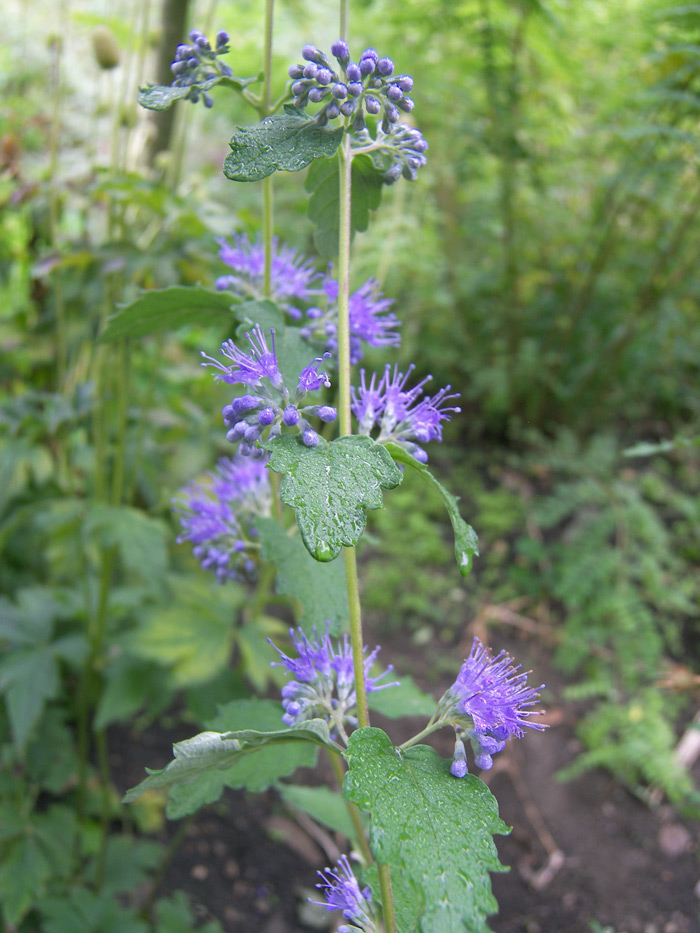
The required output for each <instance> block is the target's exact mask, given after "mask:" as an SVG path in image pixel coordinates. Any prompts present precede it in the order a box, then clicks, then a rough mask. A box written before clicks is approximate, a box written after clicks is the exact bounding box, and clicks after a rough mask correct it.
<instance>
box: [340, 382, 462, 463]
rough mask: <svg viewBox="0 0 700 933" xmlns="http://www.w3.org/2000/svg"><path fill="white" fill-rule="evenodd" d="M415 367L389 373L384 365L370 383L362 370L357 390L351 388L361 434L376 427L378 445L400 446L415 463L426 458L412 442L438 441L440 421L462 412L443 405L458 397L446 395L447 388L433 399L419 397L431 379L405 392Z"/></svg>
mask: <svg viewBox="0 0 700 933" xmlns="http://www.w3.org/2000/svg"><path fill="white" fill-rule="evenodd" d="M414 368H415V367H414V366H413V364H411V365H410V366H409V368H408V369H407V370H406V373H405V374H404V373H401V372H399V369H398V367H396V366H395V367H394V370H393V373H392V371H391V366H390V365H389V364H387V366H386V368H385V370H384V375H383V376H382V377H381V378H380V379H377V376H376V373H373V374H372V378H371V379H370V381H369V383H368V382H367V380H366V375H365V371H364V369H362V370H360V387H359V388H358V389H356V388H355V387H353V389H352V411H353V414H354V415H355V417H356V418H357V420H358V424H359V431H360V433H361V434H370V433H371V432H372V430H373V429H375V428H378V429H379V434H378V437H377V438H376V440H377V442H378V443H380V444H386V443H388V442H389V441H393V442H394V443H397V444H401V446H403V447H405V448H406V449H407V450H408V452H409V453H410V454H412V456H414V457H415V458H416V460H419V461H420V462H421V463H424V462H425V461H426V460H427V459H428V455H427V454H426V452H425V451H424V450H423V449H422V448H421V447H419V446H418V444H416V443H415V441H418V442H419V443H421V444H427V443H428V442H429V441H441V440H442V422H443V421H447V420H449V418H450V413H451V412H458V411H460V410H461V409H460V408H458V407H455V406H452V405H447V404H446V403H447V402H449V401H451V400H452V399H455V398H457V397H458V396H457V395H456V394H452V395H450V394H448V393H449V389H450V387H449V386H447V387H446V388H444V389H440V390H439V391H438V392H436V394H435V395H433V396H425V398H421V396H422V395H423V391H424V390H423V386H424V385H425V384H426V382H428V380H429V379H430V378H431V377H430V376H426V378H425V379H423V380H422V381H421V382H419V383H418V384H417V385H415V386H413V388H411V389H407V388H406V383H407V381H408V377H409V376H410V374H411V372H412V371H413V369H414ZM419 399H420V401H419Z"/></svg>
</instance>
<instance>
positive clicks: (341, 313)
mask: <svg viewBox="0 0 700 933" xmlns="http://www.w3.org/2000/svg"><path fill="white" fill-rule="evenodd" d="M348 11H349V0H340V34H341V38H343V39H345V41H346V42H347V40H348V18H349V13H348ZM338 158H339V170H340V171H339V176H340V182H339V185H340V188H339V199H340V203H339V234H338V388H339V406H338V407H339V419H338V420H339V425H340V434H341V436H345V435H348V434H352V417H351V408H350V398H351V396H350V385H351V366H350V313H349V306H350V243H351V227H350V210H351V203H352V173H351V170H352V152H351V151H350V137H349V135H348V134H347V133H346V134H345V136H344V138H343V141H342V143H341V144H340V148H339V149H338ZM343 562H344V564H345V577H346V581H347V591H348V618H349V621H350V643H351V645H352V664H353V672H354V675H355V695H356V697H357V722H358V725H359V726H360V727H363V726H368V725H369V708H368V706H367V687H366V684H365V665H364V656H363V651H362V649H363V638H362V615H361V610H360V591H359V585H358V577H357V558H356V554H355V549H354V548H351V547H346V548H343ZM377 871H378V873H379V886H380V889H381V894H382V913H383V917H384V929H385V931H386V933H396V917H395V913H394V898H393V895H392V891H391V876H390V873H389V866H388V865H380V864H379V863H377Z"/></svg>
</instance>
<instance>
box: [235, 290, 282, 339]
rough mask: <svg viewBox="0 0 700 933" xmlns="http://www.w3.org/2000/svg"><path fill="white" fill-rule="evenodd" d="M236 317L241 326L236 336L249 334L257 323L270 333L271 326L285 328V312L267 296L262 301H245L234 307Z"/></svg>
mask: <svg viewBox="0 0 700 933" xmlns="http://www.w3.org/2000/svg"><path fill="white" fill-rule="evenodd" d="M233 314H234V317H235V318H236V320H237V321H239V324H240V326H239V327H238V328H237V329H236V337H242V336H243V334H247V333H248V331H250V330H251V329H252V328H253V327H254V326H255V325H256V324H259V325H260V326H261V327H262V329H263V330H264V331H265V332H266V333H269V331H270V328H271V327H274V328H275V330H277V329H278V328H279V329H281V328H284V312H283V311H282V310H281V309H280V308H279V306H278V305H276V304H275V303H274V301H268V300H267V299H266V298H265V299H263V300H261V301H257V300H256V301H243V302H241V304H239V305H237V306H236V307H235V308H234V309H233Z"/></svg>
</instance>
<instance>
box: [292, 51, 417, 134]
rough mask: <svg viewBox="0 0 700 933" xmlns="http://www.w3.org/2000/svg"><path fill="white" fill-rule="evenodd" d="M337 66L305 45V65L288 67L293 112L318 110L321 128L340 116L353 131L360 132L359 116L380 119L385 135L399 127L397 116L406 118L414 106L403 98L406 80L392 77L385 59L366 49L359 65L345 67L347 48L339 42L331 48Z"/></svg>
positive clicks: (408, 82) (391, 66)
mask: <svg viewBox="0 0 700 933" xmlns="http://www.w3.org/2000/svg"><path fill="white" fill-rule="evenodd" d="M331 52H332V54H333V56H334V58H335V59H336V61H337V63H338V64H337V66H336V65H333V64H332V63H331V62H330V61H329V59H328V58H327V57H326V56H325V55H324V53H323V52H321V51H320V49H317V48H316V46H314V45H305V46H304V48H303V49H302V51H301V55H302V58H303V59H304V64H300V65H292V66H291V67H290V69H289V77H290V78H291V79H292V82H293V83H292V94H293V95H294V106H295V107H306V106H307V104H309V103H312V104H322V105H323V106H322V107H321V109H320V110H319V111H318V113H317V114H316V122H317V123H319V124H320V125H321V126H324V125H325V124H326V123H327V122H328V121H329V120H335V119H337V118H338V117H340V116H343V117H345V118H347V119H352V129H353V130H354V131H359V130H362V129H364V128H365V118H364V112H367V113H368V114H371V115H372V116H378V115H380V114H381V118H382V129H383V130H384V132H385V133H386V132H389V128H390V127H391V125H392V124H394V123H398V120H399V116H400V112H401V111H403V112H404V113H410V112H411V111H412V110H413V107H414V103H413V100H412V99H411V98H410V97H407V96H406V95H407V94H408V92H409V91H410V90H411V89H412V88H413V78H412V77H411V76H410V75H394V63H393V62H392V60H391V59H390V58H380V57H379V55H378V54H377V52H376V51H375V50H374V49H365V51H364V52H363V53H362V55H361V56H360V59H359V61H357V62H352V61H350V50H349V49H348V45H347V42H344V41H343V40H342V39H338V41H337V42H334V43H333V45H332V46H331Z"/></svg>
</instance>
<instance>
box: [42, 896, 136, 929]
mask: <svg viewBox="0 0 700 933" xmlns="http://www.w3.org/2000/svg"><path fill="white" fill-rule="evenodd" d="M39 911H40V913H41V915H42V926H41V929H42V933H96V931H99V933H124V930H128V931H129V933H148V930H149V927H148V925H147V924H146V922H145V921H143V920H139V919H138V918H137V917H136V915H135V914H134V912H133V911H132V910H130V909H129V908H128V907H125V906H123V905H122V904H120V903H119V902H118V901H117V900H116V899H115V898H113V897H110V896H109V895H107V894H106V893H105V892H104V891H100V892H99V893H98V894H95V893H94V892H92V891H89V890H88V889H87V888H81V887H77V885H73V886H72V888H71V891H70V897H66V896H65V894H63V895H61V896H57V897H47V898H46V899H45V900H43V901H42V902H41V903H40V904H39Z"/></svg>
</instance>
